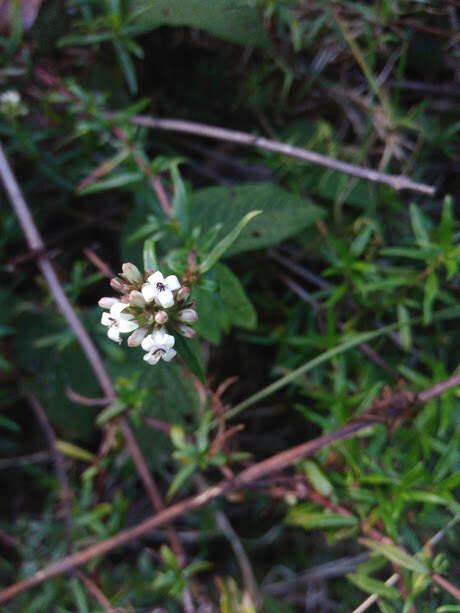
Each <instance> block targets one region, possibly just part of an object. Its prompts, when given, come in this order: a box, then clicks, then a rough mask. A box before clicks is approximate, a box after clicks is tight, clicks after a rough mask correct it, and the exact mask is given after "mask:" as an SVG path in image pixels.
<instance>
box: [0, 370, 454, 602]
mask: <svg viewBox="0 0 460 613" xmlns="http://www.w3.org/2000/svg"><path fill="white" fill-rule="evenodd" d="M447 382H448V383H447ZM447 382H446V385H443V386H442V387H441V385H440V384H437V385H436V386H434V387H433V388H429V389H427V390H425V395H427V396H428V397H429V398H432V397H433V395H435V394H441V393H443V392H444V391H446V390H447V389H450V388H452V387H454V386H456V385H458V384H459V381H458V380H457V377H450V378H449V379H447ZM418 398H420V395H419V397H418ZM417 400H418V399H417V397H413V398H412V400H410V399H409V397H408V395H407V394H403V393H401V392H398V393H395V394H393V395H392V396H391V397H390V398H389V399H388V400H387V402H386V406H385V407H382V406H381V407H380V411H379V413H374V412H372V411H370V412H368V413H365V414H363V415H361V416H359V417H357V418H356V419H352V420H351V421H349V422H348V423H346V424H345V425H344V426H343V427H342V428H339V429H338V430H336V431H335V432H332V433H330V434H325V435H323V436H319V437H317V438H315V439H313V440H311V441H308V442H306V443H303V444H301V445H297V446H296V447H292V448H291V449H287V450H286V451H282V452H280V453H277V454H275V455H274V456H272V457H270V458H268V459H266V460H262V461H261V462H258V463H257V464H254V465H252V466H250V467H249V468H246V469H245V470H243V471H241V473H239V474H238V475H237V476H236V477H234V478H232V479H227V480H224V481H221V482H220V483H218V484H217V485H213V486H211V487H209V488H208V489H207V490H205V491H204V492H201V493H200V494H197V495H196V496H192V497H190V498H186V499H185V500H182V501H180V502H178V503H176V504H174V505H171V506H170V507H167V508H166V509H164V511H161V512H160V513H157V514H156V515H153V516H152V517H149V518H147V519H146V520H144V521H143V522H141V523H139V524H137V525H136V526H134V527H132V528H128V529H126V530H123V531H121V532H119V533H118V534H116V535H114V536H112V537H110V538H108V539H106V540H104V541H102V542H101V543H96V544H95V545H91V546H90V547H87V548H86V549H82V550H81V551H78V552H76V553H74V554H72V555H70V556H66V557H64V558H61V559H60V560H58V561H57V562H54V563H53V564H50V565H48V566H46V567H45V568H43V569H42V570H40V571H38V572H37V573H35V574H34V575H32V576H31V577H29V578H28V579H25V580H23V581H19V582H18V583H15V584H14V585H11V586H10V587H8V588H6V589H5V590H3V591H2V592H0V604H2V603H4V602H7V601H8V600H10V599H11V598H13V597H14V596H16V595H17V594H20V593H21V592H24V591H25V590H27V589H29V588H31V587H34V586H36V585H39V584H40V583H43V582H44V581H46V580H48V579H50V578H51V577H55V576H56V575H60V574H62V573H65V572H66V571H68V570H69V569H71V568H75V567H77V566H81V565H82V564H85V563H86V562H88V561H89V560H92V559H93V558H95V557H97V556H100V555H103V554H105V553H108V552H109V551H112V550H113V549H116V548H117V547H120V546H122V545H125V544H126V543H129V542H130V541H132V540H134V539H137V538H140V537H141V536H144V535H145V534H148V533H149V532H150V531H151V530H153V529H155V528H159V527H160V526H164V525H166V524H168V523H170V522H172V521H173V520H175V519H177V518H178V517H180V516H181V515H184V514H185V513H189V512H191V511H194V510H196V509H199V508H201V507H203V506H204V505H206V504H208V503H209V502H211V501H212V500H215V499H216V498H218V497H220V496H222V495H224V494H227V493H229V492H232V491H235V490H239V489H242V488H244V487H246V486H248V485H250V484H251V483H252V482H253V481H256V480H257V479H261V478H262V477H265V476H267V475H270V474H271V473H273V472H278V471H280V470H282V469H284V468H287V467H288V466H291V465H292V464H295V463H296V462H298V461H299V460H301V459H302V458H305V457H309V456H312V455H313V454H315V453H316V452H317V451H319V450H320V449H323V448H324V447H327V446H329V445H332V444H335V443H338V442H339V441H343V440H346V439H348V438H351V437H352V436H354V435H355V434H356V433H357V432H359V431H361V430H364V429H365V428H368V427H369V426H372V425H375V424H379V423H382V422H385V421H387V420H396V419H398V418H399V417H401V416H402V415H404V414H405V413H406V412H407V410H408V409H409V408H410V407H411V406H412V405H414V404H417Z"/></svg>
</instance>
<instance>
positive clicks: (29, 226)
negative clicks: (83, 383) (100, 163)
mask: <svg viewBox="0 0 460 613" xmlns="http://www.w3.org/2000/svg"><path fill="white" fill-rule="evenodd" d="M0 177H1V179H2V182H3V185H4V187H5V190H6V192H7V194H8V196H9V199H10V202H11V205H12V206H13V209H14V211H15V213H16V215H17V217H18V219H19V222H20V224H21V226H22V228H23V230H24V234H25V235H26V239H27V242H28V244H29V247H30V248H31V249H34V250H40V251H41V252H42V255H40V256H39V257H38V262H37V263H38V266H39V268H40V270H41V272H42V274H43V276H44V277H45V280H46V282H47V283H48V287H49V289H50V292H51V294H52V295H53V297H54V299H55V301H56V304H57V306H58V308H59V310H60V311H61V313H62V315H63V316H64V317H65V319H66V320H67V322H68V324H69V326H70V327H71V329H72V330H73V332H74V333H75V336H76V337H77V339H78V341H79V343H80V345H81V347H82V349H83V351H84V353H85V355H86V357H87V358H88V361H89V362H90V364H91V366H92V368H93V371H94V374H95V375H96V377H97V379H98V381H99V384H100V386H101V388H102V390H103V391H104V394H105V397H106V398H107V402H108V403H109V402H112V401H113V400H114V399H115V397H116V394H115V389H114V387H113V383H112V380H111V378H110V376H109V374H108V372H107V369H106V367H105V364H104V362H103V361H102V359H101V357H100V355H99V353H98V351H97V349H96V347H95V345H94V343H93V341H92V340H91V337H90V336H89V334H88V332H87V331H86V329H85V328H84V326H83V324H82V323H81V321H80V319H79V318H78V316H77V315H76V313H75V311H74V310H73V307H72V305H71V304H70V302H69V300H68V298H67V296H66V295H65V293H64V290H63V289H62V287H61V284H60V283H59V280H58V278H57V276H56V273H55V272H54V269H53V267H52V264H51V262H50V261H49V259H48V258H47V255H46V251H45V245H44V242H43V240H42V238H41V236H40V234H39V232H38V229H37V227H36V225H35V222H34V220H33V218H32V215H31V213H30V211H29V208H28V206H27V203H26V201H25V200H24V197H23V195H22V193H21V190H20V189H19V185H18V183H17V181H16V178H15V176H14V174H13V172H12V170H11V168H10V165H9V163H8V160H7V158H6V156H5V154H4V151H3V147H2V146H1V145H0ZM119 423H120V426H121V429H122V431H123V435H124V437H125V440H126V442H127V445H128V448H129V450H130V452H131V455H132V458H133V461H134V464H135V466H136V469H137V471H138V473H139V476H140V478H141V480H142V482H143V484H144V486H145V488H146V490H147V493H148V495H149V497H150V500H151V502H152V504H153V506H154V508H155V510H156V511H161V510H162V509H163V508H164V506H163V502H162V500H161V496H160V494H159V491H158V489H157V487H156V485H155V482H154V481H153V478H152V476H151V474H150V472H149V470H148V468H147V464H146V462H145V460H144V457H143V455H142V453H141V451H140V449H139V446H138V445H137V442H136V439H135V437H134V435H133V434H132V430H131V427H130V426H129V424H128V422H127V421H126V419H125V418H124V417H121V418H119ZM168 534H169V535H170V536H171V535H173V538H172V540H171V547H172V548H173V550H174V552H175V554H176V556H177V557H178V559H179V560H180V561H182V563H183V561H184V553H183V548H182V545H181V543H180V541H179V539H178V538H177V536H174V529H173V528H172V527H170V528H169V529H168ZM185 596H186V599H187V606H186V611H187V613H191V612H192V611H193V604H192V603H191V602H190V601H191V598H190V594H188V593H186V595H185Z"/></svg>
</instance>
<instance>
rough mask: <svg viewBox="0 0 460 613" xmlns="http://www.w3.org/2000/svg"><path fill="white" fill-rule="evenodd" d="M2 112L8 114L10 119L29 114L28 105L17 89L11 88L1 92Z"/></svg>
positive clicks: (0, 105)
mask: <svg viewBox="0 0 460 613" xmlns="http://www.w3.org/2000/svg"><path fill="white" fill-rule="evenodd" d="M0 113H2V115H6V117H8V118H9V119H16V118H17V117H20V116H21V115H27V113H28V110H27V107H26V105H25V104H24V103H23V102H22V100H21V96H20V95H19V93H18V92H17V91H16V90H15V89H9V90H7V91H5V92H3V93H1V94H0Z"/></svg>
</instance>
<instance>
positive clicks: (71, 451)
mask: <svg viewBox="0 0 460 613" xmlns="http://www.w3.org/2000/svg"><path fill="white" fill-rule="evenodd" d="M56 448H57V450H58V451H60V452H61V453H62V454H63V455H65V456H67V457H69V458H74V459H75V460H81V461H83V462H89V463H91V462H94V461H95V460H96V456H94V455H93V454H92V453H90V452H89V451H86V449H83V448H82V447H78V445H74V444H73V443H68V442H67V441H61V440H57V441H56Z"/></svg>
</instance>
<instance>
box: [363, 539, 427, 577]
mask: <svg viewBox="0 0 460 613" xmlns="http://www.w3.org/2000/svg"><path fill="white" fill-rule="evenodd" d="M362 542H363V543H364V545H365V546H366V547H368V548H369V549H372V550H373V551H376V552H377V553H380V554H381V555H382V556H385V558H387V559H388V560H390V561H391V562H394V563H395V564H397V565H398V566H403V567H404V568H407V569H408V570H412V571H414V572H416V573H421V574H427V573H429V568H428V567H427V566H426V564H425V563H424V562H422V561H421V560H419V559H418V558H415V557H414V556H411V555H409V554H408V553H406V552H405V551H403V550H402V549H401V548H400V547H396V546H395V545H387V544H386V543H377V541H372V540H371V539H363V541H362Z"/></svg>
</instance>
